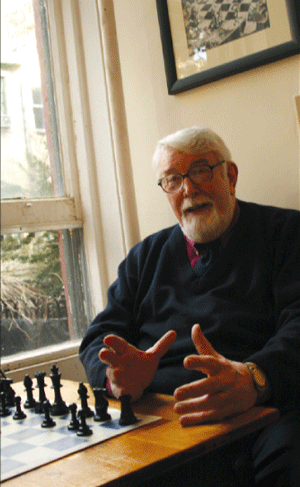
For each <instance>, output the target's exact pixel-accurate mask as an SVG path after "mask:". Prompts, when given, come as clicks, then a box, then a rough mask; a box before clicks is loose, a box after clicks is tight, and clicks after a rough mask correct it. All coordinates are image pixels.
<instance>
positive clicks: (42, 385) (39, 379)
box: [34, 372, 47, 413]
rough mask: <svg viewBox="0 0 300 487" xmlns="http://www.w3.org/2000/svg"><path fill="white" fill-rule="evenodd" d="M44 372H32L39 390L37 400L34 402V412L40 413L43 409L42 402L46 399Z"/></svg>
mask: <svg viewBox="0 0 300 487" xmlns="http://www.w3.org/2000/svg"><path fill="white" fill-rule="evenodd" d="M45 375H46V372H36V373H35V374H34V377H35V378H36V380H37V386H36V387H37V389H38V390H39V400H38V402H36V404H35V412H36V413H42V412H43V410H44V406H43V404H44V402H45V401H47V398H46V394H45V387H46V384H45V381H44V378H45Z"/></svg>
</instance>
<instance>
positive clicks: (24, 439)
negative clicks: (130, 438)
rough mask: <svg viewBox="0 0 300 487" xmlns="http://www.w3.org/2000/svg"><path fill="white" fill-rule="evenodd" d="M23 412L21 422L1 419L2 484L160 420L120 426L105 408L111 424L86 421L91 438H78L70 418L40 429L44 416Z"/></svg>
mask: <svg viewBox="0 0 300 487" xmlns="http://www.w3.org/2000/svg"><path fill="white" fill-rule="evenodd" d="M24 412H25V414H26V415H27V418H25V419H22V420H13V418H12V417H13V412H12V414H11V415H10V416H7V417H5V418H1V480H2V481H4V480H7V479H9V478H12V477H15V476H17V475H20V474H22V473H25V472H28V471H29V470H33V469H35V468H37V467H40V466H42V465H45V464H46V463H50V462H52V461H54V460H57V459H59V458H62V457H64V456H67V455H70V454H71V453H75V452H77V451H79V450H83V449H85V448H88V447H90V446H92V445H95V444H97V443H101V442H102V441H106V440H109V439H110V438H113V437H114V436H118V435H121V434H124V433H126V432H127V431H130V430H133V429H136V428H140V427H142V426H145V425H146V424H149V423H152V422H155V421H157V420H159V419H160V418H159V417H158V416H145V415H141V414H136V415H135V416H136V417H137V419H138V420H139V421H138V422H137V423H135V424H134V425H131V426H120V425H119V418H120V411H119V410H118V409H113V408H108V412H109V414H110V415H111V417H112V419H111V421H106V422H103V423H98V422H95V421H94V420H93V418H87V420H86V422H87V424H88V426H89V427H90V428H91V429H92V431H93V434H92V435H91V436H84V437H80V436H77V434H76V431H74V432H73V431H69V430H68V425H69V423H70V419H71V415H67V416H59V417H57V416H56V417H53V419H54V421H55V422H56V425H55V426H54V427H52V428H42V427H41V424H42V421H43V418H44V416H43V415H41V414H36V413H35V412H34V411H33V410H30V411H29V410H24Z"/></svg>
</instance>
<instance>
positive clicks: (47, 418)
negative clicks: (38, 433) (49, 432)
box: [41, 400, 56, 428]
mask: <svg viewBox="0 0 300 487" xmlns="http://www.w3.org/2000/svg"><path fill="white" fill-rule="evenodd" d="M43 410H44V413H45V419H44V421H43V422H42V424H41V426H42V428H53V426H55V425H56V423H55V421H54V420H53V419H52V418H51V416H50V403H49V401H47V400H46V401H44V402H43Z"/></svg>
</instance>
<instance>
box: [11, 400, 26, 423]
mask: <svg viewBox="0 0 300 487" xmlns="http://www.w3.org/2000/svg"><path fill="white" fill-rule="evenodd" d="M15 405H16V412H15V414H14V415H13V419H15V420H18V419H25V418H27V416H26V414H25V413H24V411H22V409H21V398H20V396H16V397H15Z"/></svg>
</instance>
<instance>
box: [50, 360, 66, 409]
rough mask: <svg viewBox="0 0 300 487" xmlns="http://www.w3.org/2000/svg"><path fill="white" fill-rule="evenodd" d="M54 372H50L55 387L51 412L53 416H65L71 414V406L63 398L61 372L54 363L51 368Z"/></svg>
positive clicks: (53, 387)
mask: <svg viewBox="0 0 300 487" xmlns="http://www.w3.org/2000/svg"><path fill="white" fill-rule="evenodd" d="M51 372H52V374H50V378H51V380H52V384H53V385H52V386H51V387H52V389H54V396H55V399H54V403H53V404H52V406H51V414H52V416H64V415H65V414H69V408H68V406H67V405H66V403H65V402H64V401H63V400H62V397H61V393H60V388H61V387H62V385H61V383H60V379H61V374H59V373H58V367H57V366H56V365H53V367H52V368H51Z"/></svg>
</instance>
